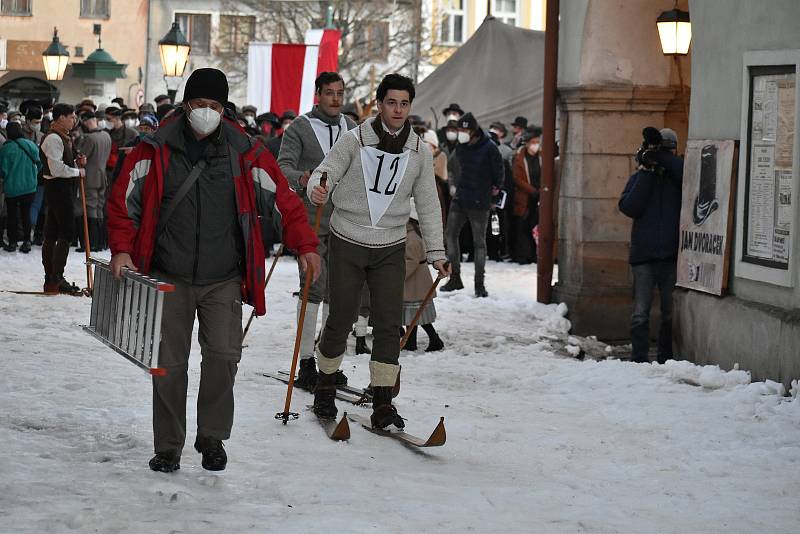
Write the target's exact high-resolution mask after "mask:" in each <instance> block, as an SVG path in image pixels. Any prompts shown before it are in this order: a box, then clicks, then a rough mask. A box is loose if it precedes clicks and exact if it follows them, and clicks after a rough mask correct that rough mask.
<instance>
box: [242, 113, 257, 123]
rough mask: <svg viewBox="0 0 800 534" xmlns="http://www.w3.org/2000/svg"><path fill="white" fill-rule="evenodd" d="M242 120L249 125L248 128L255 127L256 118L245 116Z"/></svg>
mask: <svg viewBox="0 0 800 534" xmlns="http://www.w3.org/2000/svg"><path fill="white" fill-rule="evenodd" d="M244 118H245V120H246V121H247V124H248V125H250V126H255V125H256V118H255V117H253V116H252V115H245V117H244Z"/></svg>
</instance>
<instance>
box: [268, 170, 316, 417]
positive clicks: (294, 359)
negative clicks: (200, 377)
mask: <svg viewBox="0 0 800 534" xmlns="http://www.w3.org/2000/svg"><path fill="white" fill-rule="evenodd" d="M319 183H320V185H321V186H322V187H325V186H326V185H327V183H328V174H327V173H324V172H323V173H322V178H321V179H320V181H319ZM324 209H325V204H320V205H319V206H317V212H316V214H315V216H314V233H316V234H319V226H320V223H321V221H322V211H323V210H324ZM313 274H314V269H313V268H312V267H311V265H309V266H308V267H307V268H306V277H305V283H304V284H303V293H302V296H301V299H302V300H301V301H300V316H299V317H298V318H297V335H295V338H294V354H292V367H291V369H290V370H289V384H288V385H287V387H286V403H285V405H284V407H283V411H282V412H278V413H277V414H275V419H281V420H282V421H283V424H284V425H285V424H286V423H287V422H288V421H289V418H290V417H291V418H292V419H297V418H298V417H299V414H297V413H292V412H290V411H289V408H290V407H291V405H292V391H293V390H294V374H295V372H297V357H298V356H299V355H300V341H301V339H302V338H303V322H304V321H305V318H306V306H307V305H308V292H309V290H310V289H311V282H312V280H313V278H312V275H313Z"/></svg>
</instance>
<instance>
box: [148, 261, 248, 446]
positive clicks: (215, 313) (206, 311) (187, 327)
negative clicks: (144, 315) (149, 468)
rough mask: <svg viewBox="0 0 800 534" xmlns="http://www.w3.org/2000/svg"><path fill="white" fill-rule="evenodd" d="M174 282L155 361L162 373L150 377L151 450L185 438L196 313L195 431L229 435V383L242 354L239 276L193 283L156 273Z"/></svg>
mask: <svg viewBox="0 0 800 534" xmlns="http://www.w3.org/2000/svg"><path fill="white" fill-rule="evenodd" d="M153 276H154V277H156V278H158V279H159V280H163V281H166V282H170V283H173V284H175V291H174V292H173V293H167V294H166V295H165V299H164V315H163V320H162V323H161V345H160V349H159V350H160V352H159V367H163V368H165V369H166V370H167V374H166V376H154V377H153V437H154V442H155V443H154V445H155V452H157V453H158V452H167V451H177V452H178V454H179V455H180V453H181V451H182V450H183V445H184V442H185V441H186V390H187V388H188V382H189V378H188V369H189V351H190V349H191V345H192V329H193V327H194V318H195V314H196V315H197V317H198V319H199V320H200V329H199V334H198V340H199V342H200V350H201V354H202V358H203V359H202V361H201V363H200V390H199V393H198V395H197V434H198V435H201V436H206V437H212V438H216V439H220V440H224V439H228V438H229V437H230V434H231V427H232V426H233V384H234V381H235V378H236V370H237V368H238V363H239V360H240V359H241V357H242V298H241V289H240V284H241V281H240V280H238V279H236V280H229V281H225V282H219V283H216V284H210V285H205V286H193V285H189V284H186V283H183V282H179V281H175V280H174V279H170V277H169V276H166V275H163V274H160V273H155V274H154V275H153Z"/></svg>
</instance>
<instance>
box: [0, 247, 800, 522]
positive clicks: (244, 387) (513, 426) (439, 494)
mask: <svg viewBox="0 0 800 534" xmlns="http://www.w3.org/2000/svg"><path fill="white" fill-rule="evenodd" d="M100 256H103V254H100ZM40 259H41V258H40V249H39V248H38V247H35V248H34V249H33V251H32V253H31V254H28V255H24V254H20V253H16V254H7V253H2V255H0V289H3V290H12V289H13V290H41V282H42V279H43V275H42V266H41V262H40ZM471 268H472V265H471V264H465V265H464V281H465V283H466V286H467V287H466V289H464V290H462V291H459V292H456V293H455V294H453V293H449V294H441V293H440V295H439V297H438V298H437V299H436V300H435V303H436V307H437V311H438V313H439V318H438V320H437V321H436V323H435V324H436V328H437V329H438V330H439V332H440V334H441V336H442V339H443V340H444V342H445V345H446V350H445V351H443V352H440V353H425V352H424V350H423V349H424V348H425V346H426V345H427V336H426V335H425V334H424V333H423V332H420V333H419V345H420V350H419V351H418V352H416V353H409V352H403V353H402V356H401V363H402V365H403V371H402V377H403V382H402V391H401V394H400V396H399V397H398V398H397V399H396V405H397V407H398V411H399V413H400V414H401V415H402V416H403V417H405V418H407V419H408V422H407V430H408V431H409V432H410V433H412V434H415V435H419V436H421V437H427V434H428V433H429V432H430V431H431V430H432V429H433V428H434V426H435V424H436V422H437V421H438V419H439V416H444V417H445V424H446V426H447V443H446V445H445V446H444V447H441V448H435V449H428V450H427V451H424V452H421V451H418V450H410V449H407V448H405V447H403V446H402V445H401V444H400V443H399V442H396V441H394V440H390V439H386V438H381V437H379V436H375V435H373V434H371V433H369V432H367V431H365V430H363V429H362V428H360V427H358V426H357V425H355V424H351V429H352V437H351V440H350V441H349V442H347V443H336V442H333V441H330V440H328V439H327V438H326V437H325V435H324V434H323V432H322V430H321V429H320V427H319V425H318V424H317V423H316V421H315V419H314V417H313V416H312V415H311V414H310V412H308V411H307V410H306V405H308V404H310V403H311V400H312V397H311V396H310V395H309V394H307V393H305V392H303V391H296V392H295V396H294V400H293V409H294V410H295V411H299V412H301V416H300V419H299V420H297V421H293V422H290V423H289V424H288V425H287V426H283V425H281V424H280V423H279V422H278V421H276V420H275V419H274V418H273V417H274V414H275V413H276V412H277V411H280V410H282V409H283V401H284V395H285V392H286V386H285V385H283V384H281V383H279V382H277V381H274V380H270V379H268V378H265V377H263V376H262V373H264V372H276V371H278V370H283V369H288V367H289V365H290V361H291V355H292V348H293V345H294V333H295V300H294V298H293V297H292V292H293V291H296V290H297V285H298V284H297V269H296V266H295V264H294V262H293V260H291V259H286V258H284V259H282V260H281V261H280V263H279V265H278V268H277V269H276V272H275V275H274V277H273V279H272V281H271V282H270V286H269V287H268V289H267V308H268V312H267V316H266V317H262V318H259V319H256V320H255V321H254V323H253V326H252V328H251V331H250V333H249V334H248V339H247V345H248V346H247V347H246V348H245V349H244V354H243V357H242V362H241V365H240V367H239V374H238V377H237V384H236V421H235V423H234V428H233V435H232V437H231V439H230V440H229V441H227V442H226V449H227V452H228V456H229V463H228V467H227V470H225V471H223V472H219V473H212V472H209V471H205V470H203V469H202V467H201V466H200V455H199V454H197V453H196V452H195V451H194V449H193V448H192V443H193V442H194V437H195V432H194V429H195V427H196V419H195V410H194V404H195V402H196V393H197V383H198V379H199V368H200V350H199V346H198V345H197V342H196V339H195V340H194V344H193V351H192V359H191V362H190V385H189V392H190V393H189V400H188V407H187V417H188V421H187V423H188V435H187V444H186V447H185V448H184V451H183V457H182V459H181V460H182V461H181V469H180V471H178V472H176V473H173V474H163V473H155V472H153V471H151V470H150V469H149V468H148V466H147V462H148V460H149V459H150V457H151V455H152V430H151V385H150V380H149V377H148V376H147V375H145V374H144V373H143V372H142V371H141V370H139V369H138V368H136V367H135V366H134V365H132V364H131V363H129V362H127V361H126V360H125V359H123V358H122V357H121V356H119V355H117V354H116V353H114V352H112V351H111V350H110V349H108V348H107V347H105V346H104V345H103V344H101V343H100V342H99V341H97V340H95V339H93V338H91V337H90V336H89V335H88V334H86V333H84V332H83V331H82V330H81V329H80V327H79V326H78V325H81V324H86V323H87V322H88V319H89V308H90V300H89V299H88V298H75V297H69V296H56V297H43V296H30V295H16V294H12V293H8V292H2V293H0V317H1V318H2V319H0V406H2V410H0V442H1V443H2V444H3V452H2V459H0V532H2V533H24V532H30V533H45V532H47V533H58V532H101V533H128V532H130V533H137V534H138V533H178V532H181V533H195V532H227V533H240V532H254V533H255V532H284V533H295V532H296V533H304V532H348V533H362V532H364V533H367V532H380V533H381V534H388V533H400V532H403V533H427V532H448V533H449V532H453V533H464V532H474V533H495V532H497V533H562V532H563V533H574V532H598V533H610V532H622V533H642V532H649V533H653V532H659V533H662V532H663V533H672V532H674V533H714V532H720V533H723V532H724V533H752V532H775V533H778V532H780V533H783V532H785V533H789V532H797V529H798V524H800V399H797V398H796V397H797V392H796V391H795V398H794V400H792V398H791V397H784V396H782V393H783V392H782V387H781V386H779V385H778V384H775V383H771V382H767V383H764V382H760V383H750V378H749V375H748V374H747V373H746V372H744V371H730V372H723V371H720V370H719V369H717V368H712V367H707V368H701V367H696V366H694V365H691V364H689V363H687V362H674V361H670V362H668V363H667V364H666V365H657V364H649V365H648V364H633V363H629V362H623V361H619V360H606V361H600V362H598V361H594V360H586V361H578V360H576V359H573V358H568V357H566V356H564V355H562V352H563V351H559V353H558V354H555V345H556V344H557V341H558V340H561V341H564V340H566V334H567V331H568V329H569V323H568V321H567V320H566V319H564V318H563V317H562V315H561V312H562V311H563V309H562V308H559V307H558V306H555V305H552V306H544V305H540V304H537V303H536V302H535V298H534V291H535V285H536V279H535V275H534V272H535V271H534V269H535V267H534V266H519V265H511V264H498V263H494V262H489V263H488V265H487V280H486V281H487V289H488V291H489V294H490V296H489V298H488V299H482V300H478V299H475V298H474V297H473V296H472V271H471ZM67 278H68V279H69V280H70V281H74V282H76V283H78V284H80V285H85V270H84V266H83V256H82V255H81V254H78V253H74V252H73V253H72V254H71V256H70V258H69V262H68V272H67ZM250 310H251V309H250V308H249V307H245V308H244V317H245V320H246V318H247V317H248V316H249V314H250ZM369 342H370V343H371V339H370V340H369ZM353 344H354V340H353V339H352V338H351V340H350V346H349V349H348V354H347V356H346V357H345V361H344V365H343V367H342V369H343V370H344V372H345V374H346V375H347V376H348V377H349V378H350V383H351V384H352V385H354V386H364V385H366V384H367V382H368V380H369V378H368V377H369V369H368V365H367V362H368V357H367V356H363V355H362V356H358V357H357V356H355V355H354V351H353V349H352V347H353ZM798 378H800V377H798ZM337 404H338V407H339V412H340V414H341V412H342V411H344V410H348V411H356V412H358V413H361V414H362V415H365V416H368V415H369V413H370V412H369V410H368V409H367V408H360V407H354V406H351V405H348V404H346V403H343V402H341V401H338V402H337Z"/></svg>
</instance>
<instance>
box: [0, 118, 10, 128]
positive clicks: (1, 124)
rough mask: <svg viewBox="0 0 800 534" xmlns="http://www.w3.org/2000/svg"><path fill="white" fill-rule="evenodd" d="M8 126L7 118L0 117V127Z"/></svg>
mask: <svg viewBox="0 0 800 534" xmlns="http://www.w3.org/2000/svg"><path fill="white" fill-rule="evenodd" d="M6 126H8V119H0V128H5V127H6Z"/></svg>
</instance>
